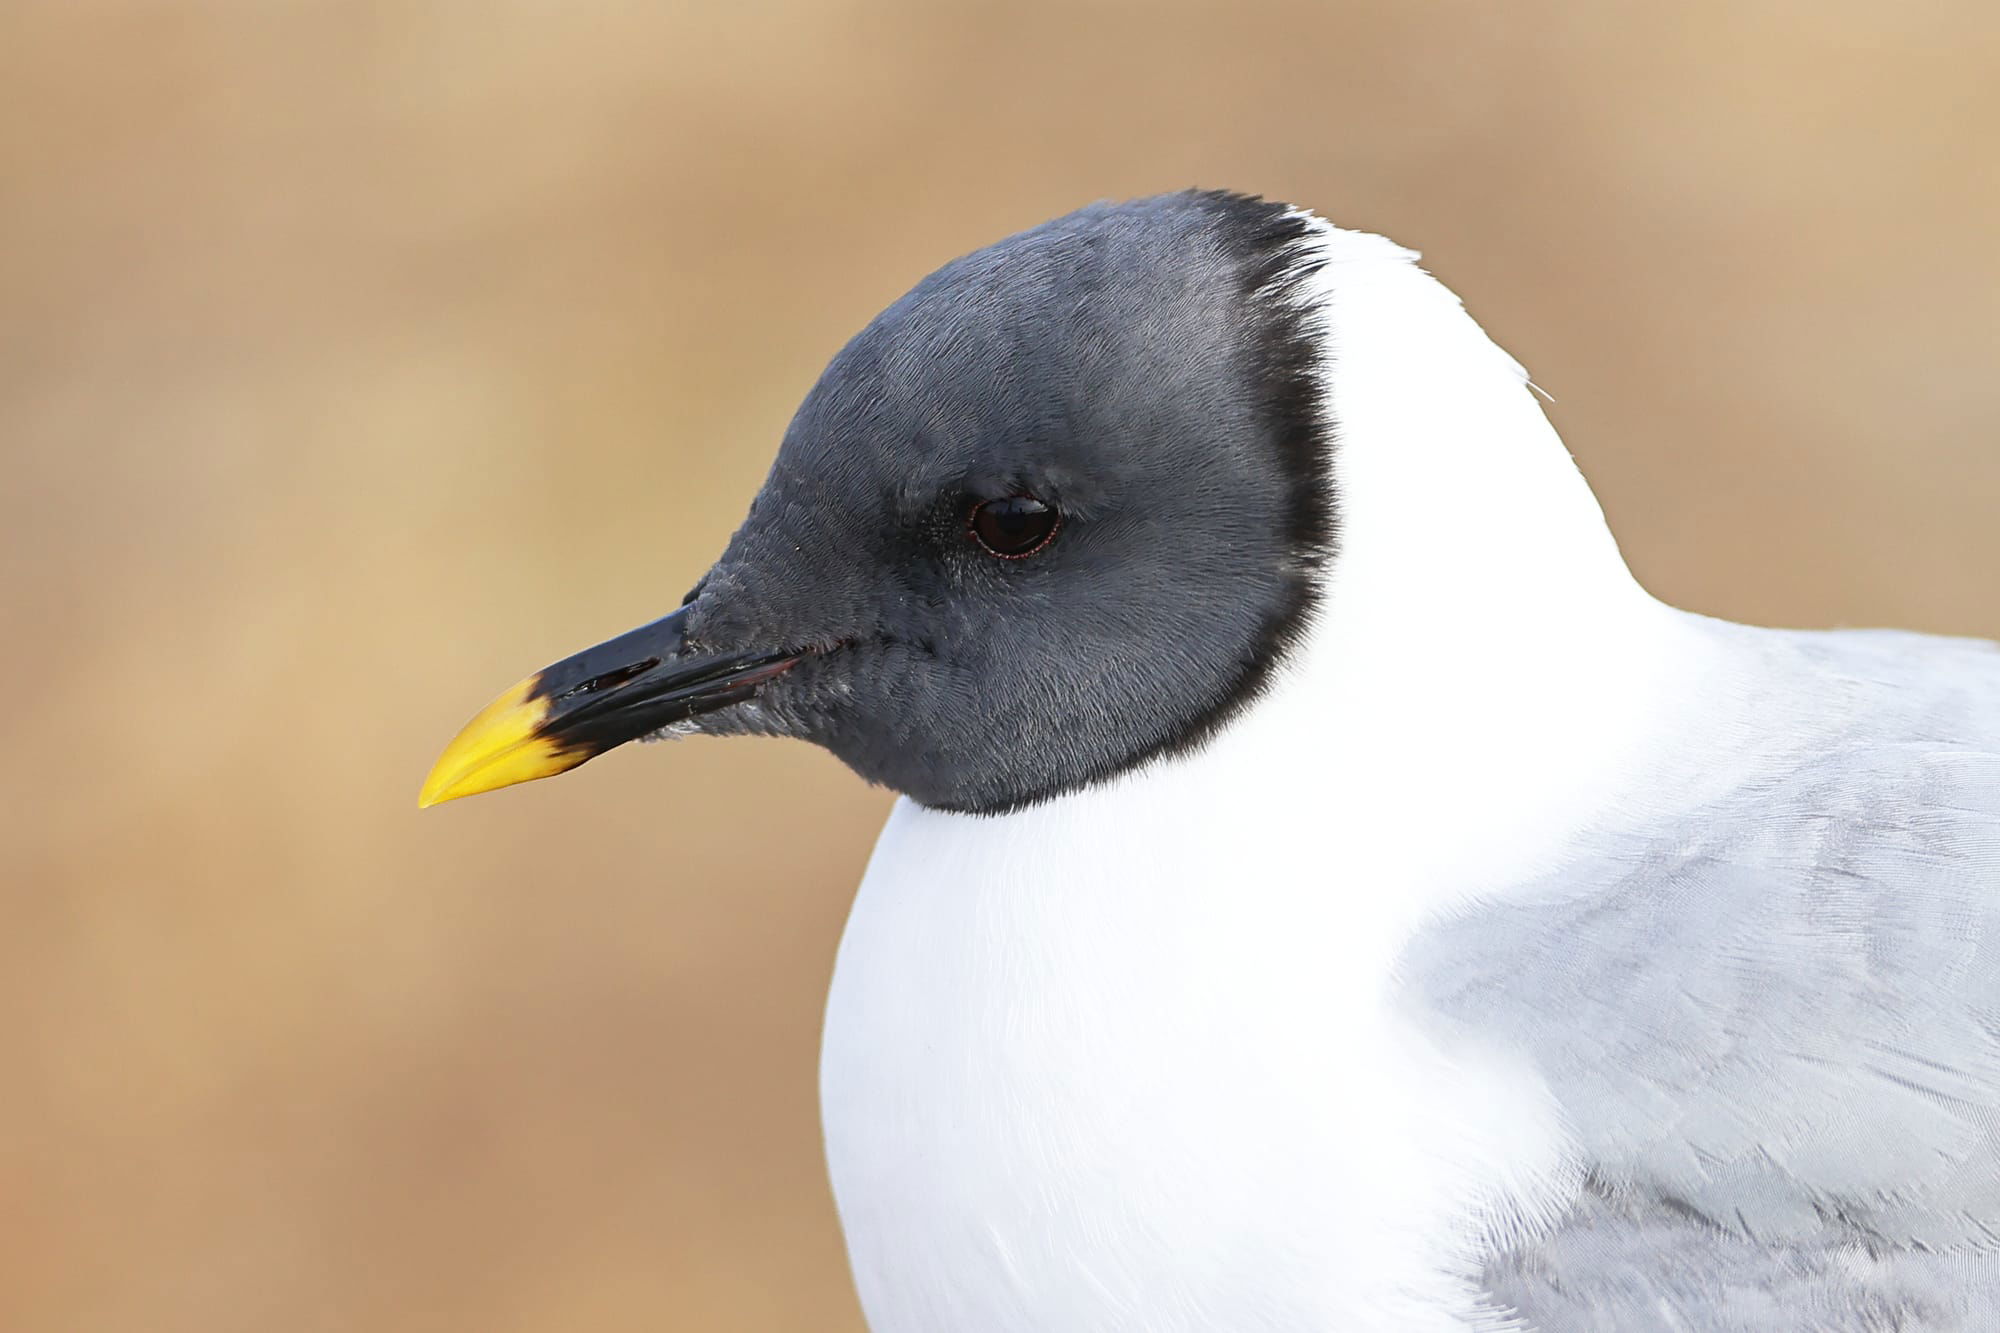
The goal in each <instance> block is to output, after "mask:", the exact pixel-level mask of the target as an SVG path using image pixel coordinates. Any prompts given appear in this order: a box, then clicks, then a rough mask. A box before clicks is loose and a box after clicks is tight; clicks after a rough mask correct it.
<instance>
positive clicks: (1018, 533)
mask: <svg viewBox="0 0 2000 1333" xmlns="http://www.w3.org/2000/svg"><path fill="white" fill-rule="evenodd" d="M965 526H966V531H967V532H969V533H971V535H972V539H973V540H974V541H976V542H978V543H979V544H980V545H981V546H983V547H985V548H986V551H987V554H989V555H997V556H999V557H1000V558H1001V559H1002V560H1019V559H1020V558H1021V557H1022V556H1027V555H1033V554H1034V553H1035V552H1037V551H1039V550H1041V549H1042V548H1043V547H1044V546H1047V545H1048V544H1049V542H1050V541H1052V540H1054V538H1055V535H1056V529H1057V528H1059V527H1061V526H1062V515H1061V514H1060V513H1058V512H1057V511H1056V507H1055V506H1054V505H1045V504H1043V503H1042V502H1041V501H1040V500H1037V499H1036V498H1035V497H1034V496H1032V495H1010V496H1008V497H1007V498H1006V499H1004V500H988V501H987V502H986V503H985V504H982V505H978V506H975V507H974V509H973V511H972V513H971V514H970V515H969V516H968V517H967V519H966V524H965Z"/></svg>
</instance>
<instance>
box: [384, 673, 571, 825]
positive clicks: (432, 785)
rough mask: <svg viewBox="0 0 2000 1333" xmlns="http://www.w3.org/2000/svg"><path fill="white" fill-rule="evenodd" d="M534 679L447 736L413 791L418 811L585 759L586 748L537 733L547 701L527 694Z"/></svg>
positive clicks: (562, 769)
mask: <svg viewBox="0 0 2000 1333" xmlns="http://www.w3.org/2000/svg"><path fill="white" fill-rule="evenodd" d="M536 680H537V677H535V676H530V677H528V678H527V679H526V680H524V681H522V682H520V683H519V684H517V685H515V686H514V687H513V688H512V689H510V690H508V691H507V692H506V693H504V694H502V695H501V696H500V697H499V698H497V699H495V700H494V701H493V702H492V703H490V704H488V705H486V707H484V708H482V709H481V710H480V711H479V716H477V717H475V718H473V719H472V721H470V722H468V723H466V724H465V726H464V728H463V729H462V730H461V731H460V732H459V733H458V735H456V736H454V737H453V738H452V741H451V744H449V745H447V746H445V747H444V753H443V754H441V755H439V756H438V760H437V763H435V764H433V765H432V766H431V772H430V776H429V777H427V778H425V779H424V786H423V790H422V791H420V792H419V793H417V808H418V809H420V810H421V809H428V808H429V807H431V806H433V805H437V804H439V803H440V802H442V801H455V800H457V799H458V798H459V797H461V796H476V795H478V794H479V793H480V792H484V791H494V790H497V789H498V788H501V787H511V786H513V785H514V784H515V783H517V782H533V781H534V780H535V779H536V778H550V777H554V776H555V775H556V774H558V773H567V772H568V771H569V770H570V769H572V768H575V767H576V766H577V765H578V764H581V763H582V762H583V761H584V760H586V759H588V758H590V752H589V751H588V750H575V749H570V748H567V747H565V746H563V745H562V744H561V743H559V742H557V741H555V740H552V739H550V738H549V737H547V736H544V735H542V734H541V726H542V724H543V723H544V722H546V721H547V720H548V715H549V701H548V700H547V699H545V698H535V697H532V696H531V691H532V690H533V689H534V687H535V682H536Z"/></svg>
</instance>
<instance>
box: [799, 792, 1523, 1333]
mask: <svg viewBox="0 0 2000 1333" xmlns="http://www.w3.org/2000/svg"><path fill="white" fill-rule="evenodd" d="M1030 813H1031V814H1033V813H1034V812H1030ZM1058 815H1059V812H1058ZM946 819H947V817H941V816H935V815H928V814H925V813H924V812H920V811H912V810H904V811H899V814H898V816H897V819H896V820H895V821H892V824H891V826H890V829H889V831H888V832H887V833H886V834H885V835H884V843H883V847H882V849H881V850H880V851H879V852H878V854H877V858H876V862H875V864H874V866H873V867H872V868H871V871H870V874H869V877H868V880H867V881H866V883H865V884H864V886H863V889H862V892H861V894H860V896H859V898H858V899H857V902H856V905H855V909H854V915H853V917H852V919H851V921H850V923H849V927H848V932H847V935H846V937H845V939H844V941H843V944H842V947H841V953H840V960H839V964H838V968H837V971H836V976H835V981H834V987H833V993H832V996H831V999H830V1003H829V1010H828V1015H827V1030H826V1044H825V1051H824V1057H823V1064H822V1095H823V1101H824V1116H825V1127H826V1141H827V1152H828V1159H829V1165H830V1168H831V1173H832V1179H833V1185H834V1190H835V1194H836V1197H837V1200H838V1203H839V1206H840V1213H841V1219H842V1223H843V1226H844V1227H845V1230H846V1234H847V1242H848V1248H849V1252H850V1257H851V1259H852V1261H853V1264H854V1268H855V1275H856V1281H857V1285H858V1287H859V1289H860V1292H861V1296H862V1300H863V1303H864V1305H865V1307H866V1310H867V1313H868V1316H869V1320H870V1323H871V1325H872V1327H873V1328H874V1329H875V1330H876V1333H917V1331H918V1330H924V1331H925V1333H930V1331H933V1330H938V1329H954V1330H970V1331H972V1333H986V1331H988V1330H1013V1329H1021V1330H1030V1329H1033V1330H1049V1331H1052V1333H1067V1331H1069V1330H1076V1331H1078V1333H1081V1331H1083V1330H1126V1329H1130V1330H1146V1331H1147V1333H1171V1331H1172V1330H1182V1329H1186V1330H1197V1329H1200V1330H1213V1329H1243V1330H1265V1329H1268V1330H1280V1329H1285V1330H1290V1329H1299V1330H1306V1329H1326V1328H1334V1327H1340V1328H1356V1327H1382V1328H1396V1329H1422V1328H1428V1327H1437V1328H1462V1327H1463V1326H1464V1325H1463V1324H1462V1323H1461V1322H1460V1320H1461V1318H1462V1317H1463V1316H1465V1315H1468V1314H1470V1313H1471V1312H1472V1311H1473V1309H1474V1308H1475V1304H1476V1302H1475V1298H1474V1295H1473V1293H1472V1291H1471V1287H1470V1284H1469V1283H1468V1282H1467V1281H1466V1280H1465V1274H1466V1273H1467V1272H1470V1271H1476V1255H1477V1251H1478V1249H1479V1246H1480V1244H1481V1242H1482V1240H1483V1235H1482V1234H1481V1226H1480V1224H1479V1223H1478V1222H1476V1221H1475V1218H1476V1217H1477V1216H1478V1215H1481V1214H1482V1213H1484V1214H1485V1215H1487V1216H1489V1217H1490V1216H1492V1215H1493V1214H1494V1212H1495V1211H1496V1210H1497V1211H1498V1212H1499V1213H1503V1214H1504V1213H1507V1212H1509V1211H1510V1210H1519V1211H1534V1210H1535V1209H1536V1201H1535V1200H1532V1199H1527V1198H1525V1197H1523V1196H1524V1195H1526V1194H1529V1193H1532V1192H1534V1190H1536V1189H1538V1188H1541V1186H1540V1185H1539V1184H1536V1183H1535V1182H1538V1181H1546V1180H1547V1179H1548V1178H1550V1177H1551V1176H1552V1174H1553V1167H1554V1164H1555V1162H1556V1159H1557V1156H1558V1152H1559V1150H1558V1148H1557V1146H1556V1136H1555V1133H1554V1129H1553V1126H1552V1124H1550V1123H1548V1121H1547V1118H1546V1117H1545V1116H1544V1115H1543V1114H1542V1110H1541V1104H1540V1103H1539V1102H1538V1101H1537V1100H1536V1096H1535V1090H1534V1089H1532V1088H1530V1087H1527V1086H1525V1085H1524V1083H1523V1082H1522V1080H1520V1079H1518V1078H1517V1077H1515V1076H1514V1075H1513V1074H1511V1073H1510V1072H1506V1071H1502V1070H1500V1069H1497V1068H1496V1067H1494V1066H1492V1065H1490V1064H1488V1063H1486V1062H1485V1061H1484V1060H1483V1059H1477V1058H1471V1057H1468V1056H1467V1055H1466V1054H1465V1053H1445V1052H1441V1051H1439V1050H1437V1049H1436V1048H1435V1047H1434V1046H1432V1045H1430V1044H1429V1043H1428V1042H1427V1041H1425V1040H1424V1039H1423V1038H1422V1037H1421V1036H1420V1035H1419V1034H1418V1033H1417V1032H1416V1031H1415V1030H1414V1029H1413V1028H1412V1026H1411V1025H1410V1024H1409V1023H1408V1022H1406V1021H1405V1020H1404V1018H1403V1017H1401V1016H1400V1015H1399V1013H1398V1012H1397V1009H1396V1006H1395V1003H1394V1001H1393V997H1392V995H1391V987H1390V985H1389V976H1390V970H1391V967H1390V965H1391V961H1392V956H1393V953H1394V951H1395V943H1396V941H1395V939H1394V938H1393V937H1394V935H1395V934H1396V932H1397V931H1398V930H1400V929H1401V927H1400V926H1398V925H1397V924H1396V923H1394V922H1389V921H1384V920H1372V919H1367V918H1365V916H1363V917H1357V916H1356V915H1355V914H1354V913H1347V914H1345V915H1344V919H1343V915H1342V914H1340V913H1330V912H1328V911H1327V910H1326V907H1325V904H1326V902H1327V900H1328V898H1329V894H1328V893H1327V892H1326V889H1325V886H1324V883H1323V882H1322V881H1320V880H1317V879H1316V880H1315V882H1314V883H1313V884H1312V885H1311V886H1310V891H1304V889H1303V888H1302V887H1301V886H1298V884H1297V879H1298V874H1299V872H1300V870H1301V869H1302V868H1301V867H1299V866H1296V865H1291V866H1287V865H1281V864H1275V863H1271V862H1269V861H1268V860H1259V859H1258V858H1250V859H1249V861H1248V862H1246V860H1245V858H1244V857H1243V855H1242V854H1241V852H1240V848H1239V850H1238V851H1237V852H1235V853H1234V854H1224V853H1223V851H1222V850H1221V849H1222V848H1224V847H1225V846H1227V845H1228V844H1226V843H1224V842H1221V841H1219V840H1217V839H1216V838H1215V837H1214V836H1213V834H1214V832H1215V831H1214V830H1213V829H1209V830H1207V831H1206V834H1204V832H1203V831H1202V830H1200V829H1189V828H1182V829H1178V830H1177V829H1175V828H1173V827H1168V826H1164V825H1158V824H1148V825H1145V826H1140V827H1127V828H1125V829H1123V830H1122V832H1121V831H1120V830H1118V828H1117V825H1116V821H1112V822H1111V824H1110V825H1109V826H1107V825H1106V824H1105V822H1104V821H1101V820H1100V821H1093V822H1092V834H1091V836H1090V837H1088V838H1082V837H1077V836H1074V835H1075V834H1076V833H1077V832H1079V830H1078V829H1077V828H1076V827H1075V826H1074V825H1073V824H1071V823H1068V822H1066V821H1065V820H1064V819H1062V818H1060V817H1050V816H1045V817H1042V818H1037V819H1029V820H1026V821H1024V822H1016V821H1018V820H1020V817H1011V818H1010V819H1007V820H987V821H978V822H976V823H969V822H967V821H963V820H950V821H949V822H941V821H945V820H946ZM1321 869H1322V870H1323V867H1321ZM1287 873H1289V874H1290V875H1291V876H1292V880H1293V883H1294V885H1295V887H1294V888H1292V889H1285V888H1284V887H1283V884H1284V880H1283V876H1284V875H1286V874H1287ZM1343 926H1344V928H1343Z"/></svg>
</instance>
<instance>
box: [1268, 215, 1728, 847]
mask: <svg viewBox="0 0 2000 1333" xmlns="http://www.w3.org/2000/svg"><path fill="white" fill-rule="evenodd" d="M1322 235H1323V238H1324V239H1323V245H1324V248H1325V250H1324V252H1325V254H1326V257H1327V263H1326V265H1325V267H1324V268H1323V269H1322V270H1320V272H1319V274H1318V275H1317V277H1316V286H1317V290H1316V292H1315V293H1314V297H1315V300H1316V304H1317V307H1318V312H1319V314H1318V318H1319V321H1320V327H1321V329H1322V331H1323V337H1324V339H1325V347H1326V353H1325V355H1326V361H1325V377H1326V401H1327V410H1328V412H1329V415H1330V417H1331V422H1332V425H1333V431H1334V443H1333V457H1332V462H1331V466H1332V475H1333V479H1334V494H1335V503H1336V505H1337V506H1338V528H1337V534H1338V535H1337V545H1336V550H1335V555H1334V558H1333V560H1332V562H1331V567H1330V573H1329V577H1328V581H1327V587H1326V589H1325V592H1324V597H1323V601H1322V605H1321V608H1320V612H1319V621H1318V624H1317V625H1316V627H1315V629H1314V632H1313V633H1312V634H1311V635H1310V636H1309V638H1308V641H1307V644H1306V646H1305V651H1304V653H1303V655H1302V659H1301V660H1300V661H1299V662H1298V663H1297V664H1296V666H1295V668H1294V670H1293V671H1292V672H1291V673H1290V674H1291V676H1292V679H1291V680H1290V681H1288V682H1286V683H1285V684H1284V685H1281V688H1282V689H1287V690H1289V691H1290V692H1292V693H1294V694H1295V695H1296V696H1298V697H1299V699H1300V701H1301V703H1302V704H1303V705H1304V706H1303V707H1298V706H1293V707H1288V708H1285V709H1283V710H1281V711H1282V712H1283V713H1284V715H1285V717H1286V718H1287V720H1288V721H1291V722H1292V723H1293V725H1296V719H1297V718H1299V717H1301V716H1308V717H1312V718H1315V719H1317V720H1318V721H1319V722H1320V723H1321V724H1322V725H1323V726H1324V728H1325V730H1324V731H1323V732H1322V733H1321V734H1320V735H1319V736H1317V737H1315V738H1314V739H1315V740H1316V741H1318V742H1319V743H1321V744H1325V745H1328V746H1331V747H1334V748H1333V749H1331V750H1330V751H1329V752H1328V753H1327V754H1326V756H1325V758H1326V767H1325V779H1326V780H1325V781H1324V782H1323V783H1322V785H1321V793H1322V799H1323V800H1324V801H1326V802H1327V804H1328V806H1329V807H1330V808H1334V809H1346V810H1348V811H1351V812H1353V813H1354V816H1355V818H1354V820H1353V825H1354V828H1353V836H1356V837H1361V836H1365V834H1366V832H1367V831H1368V830H1375V831H1377V832H1379V833H1380V834H1381V835H1382V836H1384V837H1389V836H1394V835H1397V834H1404V833H1407V834H1408V835H1410V836H1412V837H1418V838H1421V837H1423V835H1422V834H1421V833H1420V832H1419V830H1418V829H1415V828H1410V829H1403V828H1399V827H1398V823H1399V819H1398V812H1400V813H1401V817H1402V818H1403V819H1407V818H1410V817H1412V816H1415V817H1419V818H1421V819H1424V820H1429V819H1431V818H1433V817H1434V816H1435V815H1436V813H1437V812H1438V811H1439V810H1440V809H1452V810H1453V819H1454V820H1455V821H1457V823H1458V833H1459V838H1458V840H1459V841H1461V842H1463V843H1464V844H1465V845H1466V850H1467V852H1468V853H1474V852H1476V854H1478V855H1482V856H1485V857H1488V858H1492V857H1494V856H1495V854H1496V852H1497V850H1498V848H1497V846H1496V845H1495V844H1496V843H1503V844H1507V845H1513V846H1517V847H1520V848H1522V850H1524V851H1525V850H1526V846H1527V844H1529V843H1530V842H1533V841H1535V840H1536V835H1537V833H1538V832H1539V833H1541V834H1544V835H1547V836H1554V835H1555V833H1556V832H1557V830H1556V829H1555V828H1553V827H1552V825H1551V821H1557V820H1560V819H1562V818H1573V817H1574V816H1575V813H1576V812H1577V811H1579V810H1585V809H1589V808H1590V807H1591V805H1592V802H1591V801H1590V800H1589V799H1588V797H1587V793H1588V792H1589V791H1590V790H1591V789H1590V788H1589V787H1587V786H1586V785H1585V784H1586V783H1590V782H1596V783H1598V784H1600V785H1599V787H1598V790H1599V791H1602V790H1604V784H1606V783H1607V781H1608V780H1610V779H1612V778H1614V776H1615V775H1616V774H1617V773H1618V772H1619V771H1621V770H1625V769H1627V768H1629V766H1630V764H1631V763H1632V762H1633V760H1634V757H1635V756H1636V755H1637V754H1638V753H1639V752H1640V751H1639V746H1640V745H1641V744H1642V741H1643V738H1642V736H1641V734H1640V733H1641V731H1645V732H1647V733H1648V734H1650V726H1649V723H1650V720H1651V718H1652V716H1653V715H1652V714H1651V713H1650V712H1649V710H1648V709H1647V708H1645V707H1644V706H1643V701H1644V700H1646V699H1648V698H1651V697H1653V696H1655V695H1656V694H1658V693H1660V692H1662V691H1669V690H1671V689H1672V688H1673V680H1672V676H1671V672H1670V664H1673V663H1676V662H1677V661H1678V659H1680V658H1681V657H1682V656H1684V654H1685V653H1687V652H1691V651H1696V648H1695V646H1694V644H1693V643H1692V642H1690V639H1691V636H1689V635H1688V634H1687V632H1686V626H1685V618H1684V617H1682V616H1680V615H1679V614H1678V613H1676V612H1672V611H1670V610H1669V609H1668V608H1665V607H1663V606H1661V605H1660V604H1659V603H1658V602H1656V601H1654V600H1653V599H1652V598H1651V597H1650V596H1649V595H1647V593H1646V592H1645V591H1644V590H1643V589H1642V588H1640V587H1639V585H1638V584H1637V583H1636V582H1635V581H1634V580H1633V578H1632V576H1631V573H1630V572H1629V571H1628V570H1627V568H1626V566H1625V562H1624V560H1623V559H1622V557H1621V556H1620V555H1619V552H1618V548H1617V544H1616V542H1615V541H1614V540H1613V539H1612V536H1611V533H1610V530H1609V529H1608V527H1607V526H1606V524H1605V521H1604V514H1603V511H1602V510H1601V509H1600V508H1599V506H1598V504H1597V500H1596V497H1595V496H1593V495H1592V494H1591V492H1590V488H1589V486H1588V485H1587V484H1586V483H1585V481H1584V479H1583V477H1582V475H1581V474H1580V473H1579V472H1578V471H1577V468H1576V465H1575V464H1574V463H1573V462H1572V461H1571V459H1570V456H1569V453H1568V451H1567V450H1566V449H1565V448H1564V447H1563V443H1562V441H1561V439H1559V438H1558V437H1557V435H1556V433H1555V430H1554V428H1553V427H1552V426H1551V425H1550V424H1549V421H1548V419H1547V417H1546V416H1544V415H1543V412H1542V409H1541V404H1540V403H1539V402H1538V401H1537V399H1536V398H1535V396H1534V392H1533V390H1532V389H1531V388H1530V387H1529V385H1528V377H1527V372H1526V371H1525V370H1523V369H1522V367H1521V366H1520V364H1519V363H1518V362H1516V361H1515V360H1514V359H1513V358H1512V357H1510V356H1509V355H1507V353H1506V352H1504V351H1502V350H1501V349H1500V348H1499V347H1498V346H1496V345H1495V344H1494V342H1493V341H1492V340H1491V339H1490V338H1488V337H1487V335H1486V333H1485V331H1484V330H1482V329H1481V328H1480V327H1479V326H1478V325H1477V324H1476V323H1474V322H1473V320H1472V318H1471V317H1470V316H1469V315H1467V314H1466V312H1465V310H1464V308H1463V306H1462V305H1461V304H1460V303H1459V300H1458V298H1457V297H1456V296H1455V295H1454V294H1453V293H1452V292H1451V291H1450V290H1449V289H1447V288H1446V287H1445V286H1444V285H1443V284H1441V283H1439V282H1437V281H1436V280H1435V279H1433V278H1432V277H1430V275H1429V274H1427V273H1425V272H1424V271H1423V270H1422V269H1420V268H1418V267H1417V266H1416V262H1415V261H1416V258H1417V256H1416V255H1415V254H1414V253H1412V252H1411V251H1408V250H1405V249H1402V248H1401V247H1399V246H1397V245H1394V244H1393V243H1391V242H1389V241H1387V240H1385V239H1383V238H1381V237H1379V236H1371V235H1367V234H1364V233H1359V232H1351V231H1343V230H1340V229H1337V228H1333V227H1330V226H1328V227H1326V228H1325V230H1324V232H1323V233H1322ZM1260 711H1262V712H1270V711H1280V710H1260ZM1578 719H1583V721H1578ZM1246 721H1248V722H1249V723H1250V725H1252V726H1257V725H1259V720H1258V719H1255V718H1253V719H1246ZM1262 725H1266V726H1269V725H1271V723H1270V722H1269V721H1268V720H1267V721H1264V722H1263V723H1262ZM1400 783H1409V784H1420V785H1421V788H1422V789H1423V790H1424V791H1426V792H1427V793H1428V799H1426V800H1422V801H1415V802H1411V801H1408V800H1399V799H1397V796H1398V795H1407V789H1406V790H1404V791H1402V792H1400V793H1399V792H1398V791H1397V789H1396V786H1395V785H1394V784H1400ZM1385 784H1388V785H1385ZM1482 814H1483V816H1484V824H1485V825H1486V826H1487V827H1486V829H1485V831H1486V832H1488V833H1490V834H1491V835H1492V836H1491V837H1490V838H1488V839H1484V840H1482V839H1480V838H1479V837H1478V836H1477V835H1478V834H1479V833H1480V832H1481V831H1482V830H1481V827H1480V825H1481V816H1482ZM1510 830H1512V831H1510ZM1431 840H1433V841H1434V840H1435V835H1434V834H1433V835H1431ZM1482 843H1483V845H1481V844H1482ZM1385 850H1386V849H1385ZM1405 855H1407V853H1405ZM1487 864H1489V865H1495V864H1496V863H1494V862H1493V861H1490V860H1489V861H1488V863H1487ZM1496 868H1500V869H1503V870H1504V868H1505V867H1504V864H1503V865H1497V866H1496Z"/></svg>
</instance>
